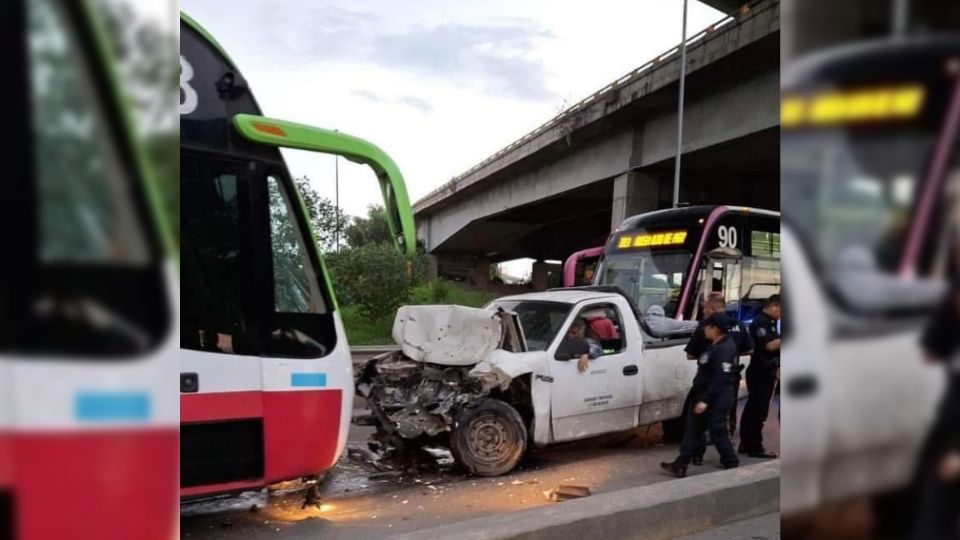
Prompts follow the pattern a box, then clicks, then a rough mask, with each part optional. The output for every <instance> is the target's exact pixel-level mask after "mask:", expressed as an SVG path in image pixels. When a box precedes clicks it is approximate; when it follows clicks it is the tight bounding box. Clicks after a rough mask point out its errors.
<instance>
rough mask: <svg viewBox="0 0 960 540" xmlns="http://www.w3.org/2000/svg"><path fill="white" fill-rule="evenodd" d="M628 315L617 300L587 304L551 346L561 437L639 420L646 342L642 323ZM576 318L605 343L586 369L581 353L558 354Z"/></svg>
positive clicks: (588, 433)
mask: <svg viewBox="0 0 960 540" xmlns="http://www.w3.org/2000/svg"><path fill="white" fill-rule="evenodd" d="M624 315H625V314H624V313H623V310H621V309H620V308H619V307H618V306H617V305H616V304H614V303H612V302H594V303H588V304H581V305H579V306H578V307H577V309H576V310H574V311H573V312H572V315H571V317H570V318H569V319H568V320H567V321H566V323H565V325H564V326H563V330H562V332H561V334H560V336H558V338H557V340H556V342H555V343H554V344H553V345H552V346H551V348H550V349H548V351H547V353H548V355H549V357H550V358H551V361H550V362H551V371H552V373H553V378H554V382H553V389H552V394H551V398H550V399H551V409H552V411H553V413H552V417H553V418H552V422H553V433H554V441H555V442H559V441H568V440H575V439H582V438H585V437H590V436H593V435H599V434H602V433H610V432H615V431H623V430H628V429H632V428H634V427H636V426H637V422H638V413H639V406H640V400H641V398H642V393H643V392H642V389H643V369H642V366H641V365H640V361H641V358H642V354H643V350H642V349H643V347H642V340H641V338H640V335H639V329H638V328H637V325H636V324H624V322H625V321H627V319H625V318H624ZM575 322H577V323H579V322H582V323H583V324H584V325H585V328H586V329H585V335H586V337H587V338H589V339H592V340H594V341H596V342H597V343H598V344H599V345H600V348H601V349H602V354H601V355H600V356H599V357H598V358H596V359H593V360H591V361H590V367H589V369H587V371H585V372H583V373H581V372H580V371H579V370H578V369H577V359H576V358H574V359H570V360H565V359H564V360H559V359H557V356H558V354H557V353H558V349H559V348H560V347H559V346H560V343H561V341H562V340H563V339H564V337H565V336H566V335H567V333H568V332H569V331H570V328H571V326H572V325H574V323H575ZM629 322H632V320H631V321H629Z"/></svg>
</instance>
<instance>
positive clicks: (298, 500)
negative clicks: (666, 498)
mask: <svg viewBox="0 0 960 540" xmlns="http://www.w3.org/2000/svg"><path fill="white" fill-rule="evenodd" d="M742 405H743V402H741V406H742ZM778 410H779V407H778V406H775V407H774V408H773V410H772V412H771V419H772V421H771V422H768V423H767V428H766V432H765V439H766V440H767V442H768V447H769V448H770V449H772V450H775V451H776V450H779V438H780V433H779V424H778V422H777V421H776V413H777V411H778ZM369 433H370V432H369V430H365V429H358V428H356V427H354V428H353V429H352V430H351V436H350V441H351V446H354V447H359V446H362V445H363V443H364V442H365V440H366V437H367V436H368V435H369ZM617 442H621V443H622V441H618V440H616V438H612V439H611V438H601V439H590V440H586V441H579V442H576V443H569V444H564V445H557V446H554V447H550V448H546V449H543V450H540V451H537V452H535V453H534V454H533V455H532V456H531V457H530V459H529V460H528V461H527V462H526V463H524V464H523V465H522V466H521V468H520V469H519V470H517V471H515V472H514V473H512V474H510V475H508V476H503V477H499V478H473V477H467V476H463V475H461V474H457V473H454V472H451V471H444V470H433V471H426V472H422V473H421V474H415V475H404V476H399V477H386V478H373V479H371V478H370V475H371V472H372V470H371V469H370V468H369V467H368V466H366V465H365V464H363V463H360V462H359V461H358V460H356V459H350V458H348V457H347V456H344V458H343V459H342V460H341V462H340V463H339V464H338V466H337V467H336V469H335V470H334V471H333V472H332V473H331V474H330V476H329V477H328V478H327V480H326V481H325V482H324V484H323V486H322V490H323V494H322V497H323V504H322V505H320V507H319V508H317V507H313V506H311V507H308V508H306V509H304V508H302V501H303V495H302V493H292V494H286V495H279V496H273V497H270V498H269V499H266V498H265V497H264V496H263V495H260V494H248V495H245V496H243V497H241V498H235V499H231V500H229V501H219V502H214V503H210V504H206V505H200V506H198V505H192V506H190V507H185V508H183V509H182V512H181V520H180V527H181V534H180V536H181V538H192V539H204V540H205V539H220V538H244V539H253V540H256V539H261V538H272V539H274V538H275V539H291V540H297V539H314V538H323V539H324V540H340V539H351V540H356V539H372V538H389V537H390V536H391V535H393V534H398V533H401V532H411V531H416V530H420V529H424V528H428V527H432V526H436V525H441V524H445V523H453V522H457V521H461V520H465V519H470V518H475V517H480V516H483V515H486V514H489V513H495V512H510V511H515V510H521V509H526V508H533V507H537V506H543V505H547V504H556V503H550V502H548V501H547V500H546V498H545V497H544V495H543V492H544V491H547V490H549V489H551V488H553V487H554V486H556V485H557V484H561V483H562V484H576V485H583V486H588V487H589V488H590V489H591V490H592V492H593V493H604V492H611V491H616V490H620V489H624V488H628V487H636V486H640V485H647V484H654V483H657V482H663V481H667V480H671V479H672V477H670V476H667V475H666V474H664V473H662V472H661V470H660V468H659V463H660V462H661V461H669V460H672V459H673V458H674V457H675V456H676V453H677V446H676V445H672V444H669V445H668V444H663V443H662V442H661V433H660V429H659V426H658V425H657V426H651V427H650V428H641V429H639V430H638V432H637V437H636V438H634V439H633V440H632V441H629V443H627V444H625V445H619V446H617V444H616V443H617ZM345 454H346V453H345ZM756 461H757V460H753V459H750V458H744V459H743V463H744V464H749V463H754V462H756ZM717 464H718V460H717V454H716V452H715V451H714V450H712V449H711V450H708V452H707V460H706V464H705V465H704V466H703V467H691V468H690V471H689V473H690V475H697V474H703V473H706V472H713V471H716V470H717ZM254 505H256V506H257V509H256V510H253V511H251V507H252V506H254ZM718 538H719V537H718ZM744 538H750V536H745V537H744ZM761 538H765V537H763V536H761Z"/></svg>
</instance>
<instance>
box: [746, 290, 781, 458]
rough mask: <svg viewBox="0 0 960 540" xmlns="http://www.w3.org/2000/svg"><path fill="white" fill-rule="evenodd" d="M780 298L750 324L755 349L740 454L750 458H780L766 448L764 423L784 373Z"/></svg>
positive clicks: (766, 305) (749, 369)
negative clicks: (782, 368) (781, 358)
mask: <svg viewBox="0 0 960 540" xmlns="http://www.w3.org/2000/svg"><path fill="white" fill-rule="evenodd" d="M779 320H780V295H779V294H775V295H773V296H771V297H770V298H768V299H767V301H766V302H765V303H764V305H763V312H762V313H760V315H757V317H756V318H755V319H754V320H753V323H751V324H750V335H751V337H752V338H753V343H754V349H753V354H752V355H751V356H750V366H749V367H747V391H748V392H749V393H750V396H749V397H748V398H747V404H746V405H745V406H744V408H743V415H742V416H741V417H740V449H739V451H740V453H741V454H747V455H748V456H750V457H754V458H762V459H773V458H775V457H777V455H776V454H774V453H773V452H768V451H767V450H766V449H765V448H764V447H763V423H764V422H766V421H767V414H768V413H769V412H770V400H771V399H773V390H774V388H775V387H776V384H777V373H778V371H779V369H780V331H779V330H778V328H779V327H778V324H777V323H778V321H779Z"/></svg>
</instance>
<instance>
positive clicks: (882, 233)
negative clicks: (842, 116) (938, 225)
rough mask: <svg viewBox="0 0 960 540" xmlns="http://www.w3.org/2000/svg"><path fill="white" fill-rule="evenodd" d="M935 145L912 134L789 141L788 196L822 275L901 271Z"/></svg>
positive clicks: (929, 137)
mask: <svg viewBox="0 0 960 540" xmlns="http://www.w3.org/2000/svg"><path fill="white" fill-rule="evenodd" d="M933 142H934V134H933V133H931V132H925V131H924V130H920V129H905V128H901V129H884V130H880V131H877V130H868V131H865V130H843V129H832V130H826V131H816V132H808V133H802V134H790V135H785V136H784V137H783V140H782V145H783V151H782V153H781V189H782V190H783V192H782V196H783V198H784V200H789V201H791V204H790V212H789V215H790V218H791V224H792V225H793V226H794V227H796V228H797V229H798V231H799V232H800V233H801V235H802V236H803V237H804V238H805V239H806V240H807V242H809V243H810V245H811V246H812V247H813V249H814V250H815V252H814V256H815V257H816V259H817V262H818V263H819V265H820V267H821V268H823V269H824V270H826V271H827V272H830V271H832V270H836V269H837V267H839V266H845V265H853V264H855V265H867V266H869V267H872V268H875V269H876V270H877V271H879V272H881V273H887V274H892V273H894V272H895V271H896V268H897V264H898V262H899V256H900V248H901V246H902V243H903V240H904V238H905V235H906V232H907V227H908V226H909V216H910V212H911V210H912V208H913V205H914V202H915V198H916V195H917V192H918V187H919V186H920V184H921V182H922V180H923V174H924V168H925V165H926V164H927V161H928V159H929V156H930V152H931V149H932V146H933Z"/></svg>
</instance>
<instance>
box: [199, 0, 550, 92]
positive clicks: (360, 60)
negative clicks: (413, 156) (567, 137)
mask: <svg viewBox="0 0 960 540" xmlns="http://www.w3.org/2000/svg"><path fill="white" fill-rule="evenodd" d="M233 1H235V0H203V1H197V2H190V4H191V6H192V7H194V9H196V10H197V11H199V13H198V15H199V18H200V19H201V22H203V21H208V22H207V24H209V25H210V27H211V29H212V30H214V33H215V34H217V32H218V31H222V32H223V34H222V35H225V36H227V35H228V36H229V37H230V38H231V39H229V41H230V43H231V44H233V45H232V46H235V47H236V49H237V50H238V51H242V52H243V54H240V55H237V56H242V57H244V58H247V59H252V60H253V61H254V62H255V65H256V68H258V69H262V68H263V67H273V68H277V67H282V68H284V69H305V68H306V67H307V66H310V65H311V64H314V65H315V64H317V63H326V64H333V63H337V64H359V65H372V66H375V67H377V68H379V69H384V70H390V71H393V72H399V73H403V74H413V75H417V76H420V77H423V78H430V79H436V80H441V81H444V82H448V83H453V84H456V85H458V86H463V87H468V88H474V89H479V90H480V91H483V92H485V93H487V94H491V95H495V96H498V97H505V98H513V99H521V100H529V101H545V100H552V99H554V98H555V97H556V95H555V94H554V93H553V92H552V91H551V90H550V89H549V88H548V86H547V83H546V79H547V70H546V67H545V66H544V63H543V62H542V61H541V60H540V59H539V57H540V56H541V55H540V51H538V44H539V43H538V42H540V41H542V40H544V39H551V38H553V35H552V34H551V33H550V32H549V31H548V30H546V29H545V28H544V27H543V26H542V25H541V24H539V23H537V22H536V21H533V20H531V19H524V18H492V19H490V18H488V19H486V22H472V21H470V22H466V21H462V22H448V23H443V24H436V25H412V26H408V27H399V28H398V27H397V25H396V21H394V20H391V19H390V18H387V17H384V16H381V15H379V14H375V13H369V12H363V11H354V10H352V9H346V8H341V7H337V6H332V5H329V4H322V3H314V2H309V1H297V2H292V1H288V2H281V1H276V2H257V3H251V4H246V5H251V6H254V7H253V8H252V9H243V10H237V9H236V8H235V7H233V6H232V2H233ZM227 14H229V17H227ZM228 19H229V20H230V21H231V23H230V24H227V22H226V21H227V20H228ZM237 19H240V22H238V21H237ZM250 28H256V29H257V30H256V32H255V33H251V32H250V30H249V29H250ZM241 29H242V30H241ZM408 97H409V98H410V99H407V100H405V101H406V104H407V105H409V106H411V107H414V108H417V109H419V110H428V108H429V104H428V103H425V102H424V101H422V100H420V99H418V98H416V97H413V96H408Z"/></svg>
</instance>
